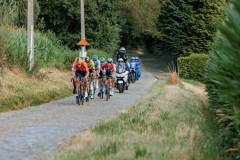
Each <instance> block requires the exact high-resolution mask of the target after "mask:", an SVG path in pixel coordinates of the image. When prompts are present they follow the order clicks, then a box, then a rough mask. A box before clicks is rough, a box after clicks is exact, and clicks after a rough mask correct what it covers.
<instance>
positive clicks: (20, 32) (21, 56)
mask: <svg viewBox="0 0 240 160" xmlns="http://www.w3.org/2000/svg"><path fill="white" fill-rule="evenodd" d="M0 36H1V37H3V36H4V37H6V38H4V40H2V39H1V41H2V43H1V44H2V47H1V54H2V55H3V56H4V57H5V58H6V59H5V61H6V63H7V65H9V66H14V65H17V66H21V67H24V68H27V60H28V57H27V41H26V40H27V39H26V37H27V36H26V31H25V29H23V28H19V29H14V28H10V27H3V26H1V27H0ZM34 40H35V46H34V52H35V69H38V68H42V67H46V66H49V65H52V66H54V65H60V64H61V65H63V62H64V59H65V56H66V55H67V54H71V53H73V51H71V50H69V49H68V48H67V47H64V46H63V45H61V43H60V41H59V40H58V39H57V38H56V37H55V35H54V34H53V33H51V32H48V33H46V34H42V33H40V32H35V35H34ZM3 51H4V52H3Z"/></svg>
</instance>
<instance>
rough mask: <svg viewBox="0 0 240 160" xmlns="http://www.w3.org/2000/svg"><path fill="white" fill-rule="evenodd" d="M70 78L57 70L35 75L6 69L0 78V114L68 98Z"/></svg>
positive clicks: (42, 70) (44, 71)
mask: <svg viewBox="0 0 240 160" xmlns="http://www.w3.org/2000/svg"><path fill="white" fill-rule="evenodd" d="M70 77H71V74H70V73H69V72H66V71H65V72H64V71H59V70H57V69H41V70H40V71H38V72H37V73H35V75H29V74H27V73H26V72H24V71H23V70H21V69H16V68H14V69H11V70H7V69H5V70H4V71H3V73H2V74H1V77H0V112H3V111H10V110H17V109H22V108H24V107H27V106H31V105H37V104H41V103H44V102H49V101H51V100H56V99H60V98H63V97H66V96H68V95H70V94H71V82H70Z"/></svg>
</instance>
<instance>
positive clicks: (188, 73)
mask: <svg viewBox="0 0 240 160" xmlns="http://www.w3.org/2000/svg"><path fill="white" fill-rule="evenodd" d="M207 60H208V56H207V55H206V54H191V55H190V56H188V57H180V58H178V72H179V76H180V77H181V78H184V79H193V80H198V81H203V80H204V72H205V69H204V68H205V66H206V63H207Z"/></svg>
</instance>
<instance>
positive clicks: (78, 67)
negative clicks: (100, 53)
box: [72, 61, 89, 72]
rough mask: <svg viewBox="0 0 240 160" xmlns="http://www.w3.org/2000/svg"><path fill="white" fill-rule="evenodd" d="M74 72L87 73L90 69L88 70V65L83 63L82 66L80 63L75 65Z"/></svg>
mask: <svg viewBox="0 0 240 160" xmlns="http://www.w3.org/2000/svg"><path fill="white" fill-rule="evenodd" d="M72 71H73V72H76V71H86V72H89V68H88V65H87V63H86V62H84V61H82V62H81V63H80V64H79V63H75V64H73V68H72Z"/></svg>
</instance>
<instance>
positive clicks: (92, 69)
mask: <svg viewBox="0 0 240 160" xmlns="http://www.w3.org/2000/svg"><path fill="white" fill-rule="evenodd" d="M85 62H86V63H87V65H88V68H89V84H90V86H89V89H90V92H89V94H90V95H89V96H90V98H91V99H93V98H94V97H93V84H92V80H93V78H94V72H95V64H94V62H93V61H92V60H91V59H90V58H89V57H86V58H85Z"/></svg>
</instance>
